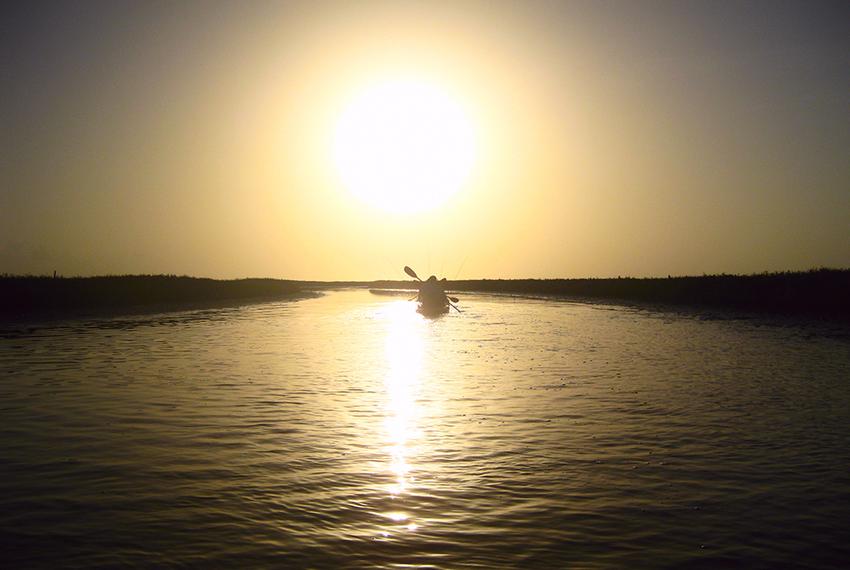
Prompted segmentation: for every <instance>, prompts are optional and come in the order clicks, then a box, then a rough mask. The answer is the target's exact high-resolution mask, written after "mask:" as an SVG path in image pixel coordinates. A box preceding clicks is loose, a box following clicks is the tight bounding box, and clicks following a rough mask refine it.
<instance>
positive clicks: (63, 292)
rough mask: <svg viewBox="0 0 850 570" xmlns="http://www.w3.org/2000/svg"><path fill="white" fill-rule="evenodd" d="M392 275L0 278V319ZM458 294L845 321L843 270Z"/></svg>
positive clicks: (194, 304) (168, 303)
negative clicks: (332, 277) (327, 278)
mask: <svg viewBox="0 0 850 570" xmlns="http://www.w3.org/2000/svg"><path fill="white" fill-rule="evenodd" d="M414 285H415V284H414V282H412V281H410V280H403V281H401V280H399V281H386V280H384V281H370V282H365V281H291V280H280V279H237V280H216V279H208V278H198V277H179V276H174V275H120V276H105V277H71V278H63V277H60V278H51V277H31V276H2V277H0V318H6V319H9V318H12V319H16V318H28V317H31V316H35V317H44V316H47V317H53V316H55V317H62V316H68V315H76V314H88V313H98V314H103V313H113V314H114V313H117V312H138V311H150V310H162V311H172V310H185V309H192V308H201V307H209V306H225V305H232V304H243V303H253V302H265V301H272V300H281V299H294V298H301V297H306V296H311V295H315V294H316V292H317V291H322V290H327V289H334V288H340V287H363V288H411V287H413V286H414ZM446 288H447V289H448V290H450V291H454V292H457V293H462V292H465V291H466V292H481V293H499V294H509V295H534V296H547V297H557V298H564V299H574V300H581V301H588V300H590V301H593V300H605V301H611V302H617V301H625V302H639V303H651V304H665V305H678V306H683V307H697V308H715V309H726V310H733V311H746V312H756V313H765V314H775V315H788V316H800V317H813V318H823V319H836V320H842V321H850V269H814V270H811V271H798V272H782V273H764V274H757V275H704V276H700V277H667V278H630V277H625V278H615V279H605V278H594V279H476V280H461V281H449V282H447V283H446Z"/></svg>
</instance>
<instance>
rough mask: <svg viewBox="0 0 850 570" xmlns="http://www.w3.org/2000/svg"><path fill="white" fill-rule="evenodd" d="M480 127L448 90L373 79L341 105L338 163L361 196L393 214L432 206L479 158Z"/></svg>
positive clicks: (336, 150)
mask: <svg viewBox="0 0 850 570" xmlns="http://www.w3.org/2000/svg"><path fill="white" fill-rule="evenodd" d="M475 154H476V144H475V132H474V129H473V126H472V121H471V120H470V118H469V116H468V115H467V113H466V112H465V111H464V109H463V108H462V107H461V105H460V104H459V103H458V102H457V101H456V100H455V99H453V98H452V97H451V96H450V95H449V94H448V93H447V92H446V91H444V90H442V89H440V88H439V87H438V86H437V85H435V84H433V83H429V82H427V81H422V80H411V79H397V80H391V81H384V82H381V83H376V84H373V85H371V86H369V87H368V88H365V89H363V90H362V91H360V92H359V93H357V94H356V95H355V96H354V97H353V98H352V99H351V101H350V102H349V104H348V106H346V107H345V109H344V110H343V112H342V114H341V116H340V118H339V121H338V123H337V127H336V134H335V137H334V142H333V160H334V164H335V166H336V170H337V173H338V175H339V177H340V179H341V180H342V182H343V184H344V185H345V186H346V187H347V188H348V189H349V190H350V191H351V192H352V193H353V194H354V195H356V196H357V197H358V198H360V199H361V200H363V201H365V202H367V203H368V204H370V205H373V206H376V207H378V208H381V209H383V210H386V211H388V212H392V213H418V212H424V211H427V210H432V209H434V208H436V207H437V206H439V205H441V204H443V203H444V202H445V201H446V200H447V199H448V198H449V197H451V196H452V195H453V194H454V193H455V192H457V191H458V190H459V189H460V188H461V187H462V186H463V184H464V182H465V181H466V180H467V178H468V177H469V174H470V172H471V170H472V167H473V164H474V162H475Z"/></svg>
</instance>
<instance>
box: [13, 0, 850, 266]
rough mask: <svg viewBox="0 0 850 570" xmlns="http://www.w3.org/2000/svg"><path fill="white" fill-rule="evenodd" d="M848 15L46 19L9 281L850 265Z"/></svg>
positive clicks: (285, 13)
mask: <svg viewBox="0 0 850 570" xmlns="http://www.w3.org/2000/svg"><path fill="white" fill-rule="evenodd" d="M848 16H850V9H848V7H847V4H846V3H839V2H749V3H735V4H723V5H720V4H717V3H708V2H705V3H701V2H639V3H625V2H623V3H609V2H598V3H583V2H565V3H557V4H553V3H543V2H527V3H483V2H467V3H463V4H460V5H455V4H449V3H445V4H430V3H417V2H366V3H356V4H355V3H342V2H329V3H321V4H318V3H310V2H289V3H285V4H281V5H277V6H274V5H270V4H265V3H202V2H186V3H180V4H172V3H158V2H151V3H141V2H140V3H132V2H88V3H81V4H67V5H63V4H59V5H48V4H35V5H33V4H23V5H18V6H16V7H14V8H13V9H11V10H10V13H9V14H7V16H6V20H7V33H6V34H4V38H3V39H2V40H0V42H2V44H3V53H4V56H3V57H4V66H3V67H4V69H5V70H6V80H5V81H4V88H3V94H2V99H3V104H2V111H0V112H2V118H3V124H4V125H5V126H6V131H7V136H6V137H5V138H4V141H3V143H2V144H3V156H4V159H3V181H2V190H1V191H0V272H6V273H36V274H45V273H51V272H52V271H53V270H56V271H58V272H59V273H61V274H65V275H75V274H86V275H87V274H104V273H113V274H115V273H177V274H191V275H199V276H209V277H221V278H227V277H244V276H258V277H281V278H289V279H316V280H348V279H351V280H354V279H357V280H372V279H403V278H404V276H403V275H402V274H401V271H400V268H401V267H402V266H403V265H411V266H414V267H416V268H417V270H419V271H420V273H438V274H440V275H445V276H447V277H448V278H450V279H451V278H455V277H457V278H478V277H491V278H498V277H504V278H510V277H540V278H543V277H593V276H600V277H603V276H616V275H631V276H653V275H668V274H672V275H683V274H701V273H719V272H729V273H751V272H760V271H775V270H792V269H807V268H810V267H816V266H833V267H848V266H850V232H848V231H847V229H848V224H847V222H848V220H850V191H848V189H849V188H850V161H848V160H847V158H848V149H850V119H848V114H847V110H848V108H850V59H848V55H847V54H848V53H850V40H848V35H847V33H846V22H847V21H848Z"/></svg>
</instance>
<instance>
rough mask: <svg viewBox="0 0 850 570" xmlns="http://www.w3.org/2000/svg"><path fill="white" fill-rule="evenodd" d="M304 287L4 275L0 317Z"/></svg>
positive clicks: (255, 295)
mask: <svg viewBox="0 0 850 570" xmlns="http://www.w3.org/2000/svg"><path fill="white" fill-rule="evenodd" d="M301 291H302V287H301V285H300V284H299V283H297V282H295V281H282V280H278V279H238V280H231V281H221V280H216V279H201V278H196V277H178V276H176V275H120V276H106V277H70V278H62V277H60V278H52V277H32V276H23V277H22V276H2V277H0V317H23V316H29V315H39V316H41V315H46V316H53V315H56V316H60V315H66V314H76V313H88V312H116V311H124V310H135V309H149V308H162V309H163V310H167V309H180V308H192V307H197V306H203V305H208V304H211V303H213V304H228V303H231V302H245V301H252V300H271V299H277V298H288V297H293V296H296V295H297V294H299V293H300V292H301Z"/></svg>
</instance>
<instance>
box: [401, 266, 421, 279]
mask: <svg viewBox="0 0 850 570" xmlns="http://www.w3.org/2000/svg"><path fill="white" fill-rule="evenodd" d="M404 272H405V273H407V274H408V275H410V276H411V277H413V278H414V279H416V280H417V281H422V280H421V279H419V276H418V275H417V274H416V272H415V271H414V270H412V269H411V268H410V267H409V266H407V265H405V266H404Z"/></svg>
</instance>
